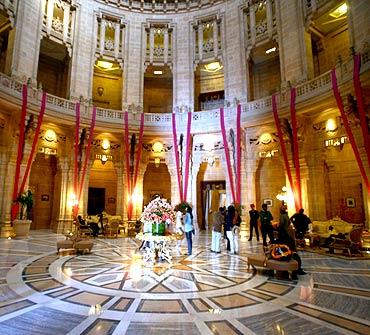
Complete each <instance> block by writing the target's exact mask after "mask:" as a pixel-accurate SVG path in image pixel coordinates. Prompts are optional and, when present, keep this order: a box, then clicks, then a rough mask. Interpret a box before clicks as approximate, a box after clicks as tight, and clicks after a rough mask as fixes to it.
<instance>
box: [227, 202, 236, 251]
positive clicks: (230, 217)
mask: <svg viewBox="0 0 370 335" xmlns="http://www.w3.org/2000/svg"><path fill="white" fill-rule="evenodd" d="M234 217H235V207H234V206H233V205H230V206H229V207H227V216H226V224H225V229H226V237H227V239H228V241H229V243H230V250H229V251H230V253H231V254H234V253H235V245H234V235H233V227H234Z"/></svg>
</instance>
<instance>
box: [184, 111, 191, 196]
mask: <svg viewBox="0 0 370 335" xmlns="http://www.w3.org/2000/svg"><path fill="white" fill-rule="evenodd" d="M191 120H192V113H191V112H188V123H187V129H186V151H185V179H184V192H183V200H184V201H186V198H187V194H188V181H189V165H190V156H191Z"/></svg>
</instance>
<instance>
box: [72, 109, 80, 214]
mask: <svg viewBox="0 0 370 335" xmlns="http://www.w3.org/2000/svg"><path fill="white" fill-rule="evenodd" d="M79 133H80V103H79V102H77V103H76V128H75V148H74V149H75V152H74V171H73V192H74V199H73V200H74V201H75V203H74V204H73V210H72V213H73V217H74V218H76V217H77V214H78V203H77V200H78V199H77V197H78V143H79Z"/></svg>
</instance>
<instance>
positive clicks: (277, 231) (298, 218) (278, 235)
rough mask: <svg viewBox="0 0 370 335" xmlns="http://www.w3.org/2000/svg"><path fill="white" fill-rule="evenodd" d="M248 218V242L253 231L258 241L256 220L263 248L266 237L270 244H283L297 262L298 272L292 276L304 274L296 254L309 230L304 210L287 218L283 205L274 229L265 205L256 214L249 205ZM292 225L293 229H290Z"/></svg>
mask: <svg viewBox="0 0 370 335" xmlns="http://www.w3.org/2000/svg"><path fill="white" fill-rule="evenodd" d="M250 208H251V209H250V211H249V217H250V235H249V241H251V240H252V237H253V229H254V230H255V234H256V238H257V241H259V233H258V220H259V222H260V227H261V233H262V239H263V246H264V247H267V236H268V237H269V243H270V244H284V245H287V246H288V248H289V249H290V250H291V251H292V259H295V260H296V261H297V262H298V270H297V271H296V273H294V274H293V276H294V275H297V274H298V275H304V274H306V273H305V272H304V271H303V269H302V267H301V266H302V261H301V258H300V257H299V255H298V254H297V243H296V241H297V240H298V241H301V240H303V239H304V236H305V235H306V233H307V232H308V230H309V224H310V223H311V220H310V218H309V217H308V216H307V215H305V214H304V209H303V208H301V209H300V210H299V211H298V212H297V213H295V214H294V215H293V216H292V217H290V218H289V216H288V211H287V206H286V205H285V204H284V203H283V204H282V206H281V207H280V217H279V224H278V226H277V227H274V226H273V224H272V220H273V216H272V214H271V212H270V211H268V210H267V205H266V204H263V205H262V210H261V211H260V212H258V211H257V210H256V209H255V205H254V204H251V205H250ZM292 224H293V227H294V228H293V227H292Z"/></svg>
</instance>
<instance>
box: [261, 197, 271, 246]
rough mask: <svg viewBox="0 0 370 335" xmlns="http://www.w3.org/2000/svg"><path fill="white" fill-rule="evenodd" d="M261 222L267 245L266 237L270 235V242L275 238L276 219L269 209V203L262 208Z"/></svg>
mask: <svg viewBox="0 0 370 335" xmlns="http://www.w3.org/2000/svg"><path fill="white" fill-rule="evenodd" d="M259 215H260V222H261V233H262V239H263V246H264V247H267V241H266V237H267V236H268V237H269V239H270V242H271V241H272V240H273V237H272V223H271V221H272V220H273V219H274V218H273V217H272V214H271V212H270V211H268V210H267V204H263V205H262V210H261V212H260V214H259Z"/></svg>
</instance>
